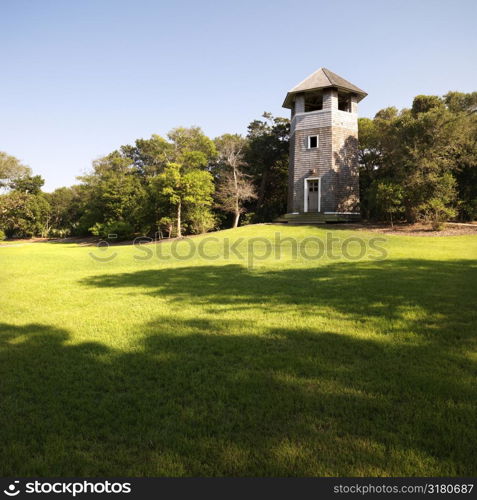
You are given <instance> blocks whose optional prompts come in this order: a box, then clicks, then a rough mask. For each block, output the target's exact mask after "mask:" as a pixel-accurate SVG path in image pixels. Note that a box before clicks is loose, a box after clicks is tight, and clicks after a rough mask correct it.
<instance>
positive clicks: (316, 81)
mask: <svg viewBox="0 0 477 500" xmlns="http://www.w3.org/2000/svg"><path fill="white" fill-rule="evenodd" d="M329 87H335V88H337V89H339V90H347V91H349V92H353V93H355V94H356V95H357V96H358V101H361V99H363V98H364V97H366V96H367V95H368V94H367V93H366V92H365V91H364V90H361V89H360V88H358V87H356V85H353V84H352V83H350V82H348V80H345V79H344V78H342V77H341V76H339V75H337V74H336V73H333V71H330V70H329V69H326V68H320V69H318V70H316V71H315V72H314V73H312V74H311V75H310V76H309V77H307V78H305V79H304V80H303V81H302V82H300V83H299V84H298V85H296V86H295V87H293V88H292V89H291V90H290V91H289V92H288V94H287V96H286V97H285V101H284V102H283V107H284V108H291V107H292V104H293V96H294V95H295V94H298V93H301V92H309V91H311V90H318V89H325V88H329Z"/></svg>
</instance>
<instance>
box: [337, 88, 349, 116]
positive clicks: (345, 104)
mask: <svg viewBox="0 0 477 500" xmlns="http://www.w3.org/2000/svg"><path fill="white" fill-rule="evenodd" d="M338 109H339V110H340V111H347V112H348V113H351V95H350V94H342V93H341V92H338Z"/></svg>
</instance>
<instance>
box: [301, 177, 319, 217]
mask: <svg viewBox="0 0 477 500" xmlns="http://www.w3.org/2000/svg"><path fill="white" fill-rule="evenodd" d="M306 184H307V193H306V199H305V201H306V202H307V203H306V206H305V212H319V211H320V204H321V203H320V201H321V200H320V195H321V193H320V187H321V186H320V180H319V179H307V182H306Z"/></svg>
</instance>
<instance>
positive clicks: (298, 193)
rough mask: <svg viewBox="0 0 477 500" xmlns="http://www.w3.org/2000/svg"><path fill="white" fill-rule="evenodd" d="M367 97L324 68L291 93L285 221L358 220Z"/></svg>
mask: <svg viewBox="0 0 477 500" xmlns="http://www.w3.org/2000/svg"><path fill="white" fill-rule="evenodd" d="M366 95H367V94H366V92H364V91H363V90H361V89H360V88H358V87H356V86H355V85H353V84H352V83H350V82H348V81H347V80H345V79H344V78H341V76H338V75H336V74H335V73H333V72H332V71H330V70H328V69H325V68H320V69H319V70H317V71H315V72H314V73H313V74H312V75H310V76H309V77H308V78H306V79H305V80H303V81H302V82H301V83H299V84H298V85H297V86H296V87H293V88H292V89H291V90H290V91H289V92H288V94H287V96H286V98H285V101H284V103H283V107H285V108H289V109H291V130H290V165H289V174H288V213H287V214H286V215H285V216H284V217H283V218H282V219H281V220H284V221H289V222H326V221H336V220H345V221H346V220H359V178H358V102H359V101H361V99H363V98H364V97H366Z"/></svg>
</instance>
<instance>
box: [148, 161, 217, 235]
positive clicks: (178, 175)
mask: <svg viewBox="0 0 477 500" xmlns="http://www.w3.org/2000/svg"><path fill="white" fill-rule="evenodd" d="M156 185H157V188H158V190H159V192H160V193H161V195H162V196H163V197H164V198H165V199H166V200H167V201H168V202H169V203H170V205H171V207H173V209H174V210H175V222H176V233H177V237H179V238H180V237H181V236H182V224H183V219H182V214H183V211H184V210H189V215H190V214H191V213H194V209H195V210H196V211H197V208H198V207H202V208H203V209H205V210H207V209H209V207H210V206H211V204H212V194H213V192H214V184H213V178H212V174H211V173H210V172H207V171H205V170H200V168H198V167H191V166H189V167H186V166H184V165H180V164H178V163H169V164H168V165H167V166H166V167H165V169H164V172H162V173H161V174H159V175H158V176H157V178H156Z"/></svg>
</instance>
